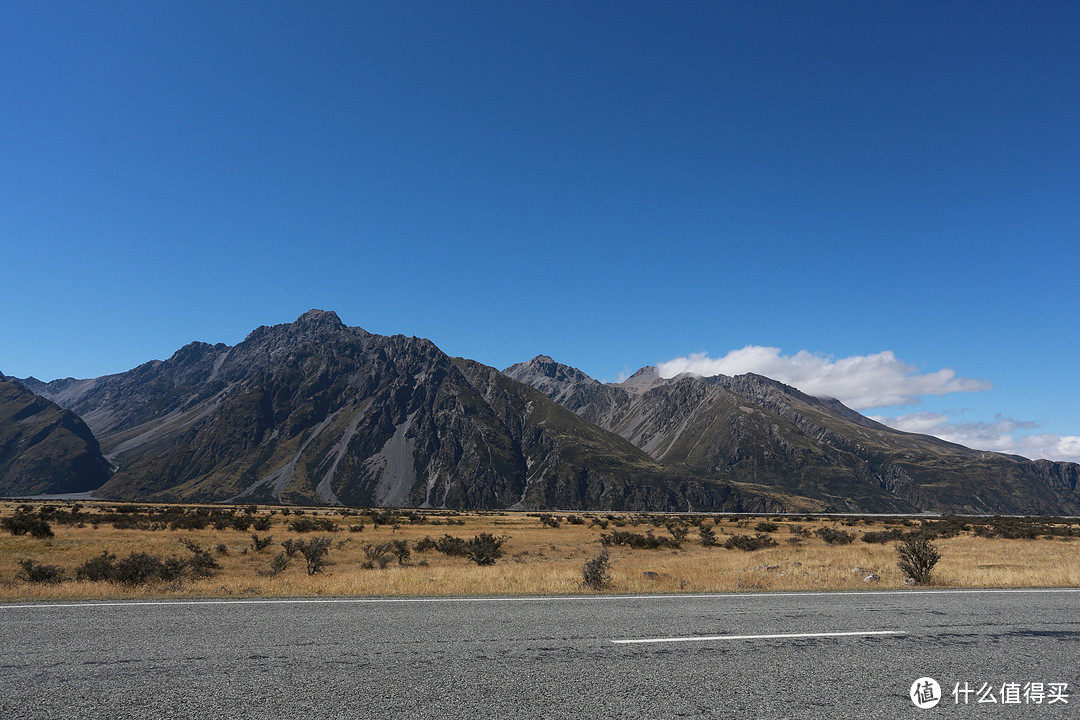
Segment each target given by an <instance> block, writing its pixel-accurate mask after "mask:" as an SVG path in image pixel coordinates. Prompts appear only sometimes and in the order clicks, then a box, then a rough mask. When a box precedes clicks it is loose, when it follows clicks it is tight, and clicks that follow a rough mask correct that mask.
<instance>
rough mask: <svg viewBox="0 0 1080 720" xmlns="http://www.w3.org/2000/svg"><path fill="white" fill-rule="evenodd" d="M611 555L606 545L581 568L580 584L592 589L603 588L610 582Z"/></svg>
mask: <svg viewBox="0 0 1080 720" xmlns="http://www.w3.org/2000/svg"><path fill="white" fill-rule="evenodd" d="M610 569H611V556H610V555H609V554H608V550H607V548H606V547H601V548H600V552H599V553H597V554H596V556H594V557H593V558H592V559H591V560H589V561H588V562H586V563H585V565H584V566H582V568H581V584H582V585H584V586H585V587H587V588H592V589H593V590H603V589H604V588H605V587H607V586H608V585H609V584H610V583H611V574H610V573H609V572H608V571H609V570H610Z"/></svg>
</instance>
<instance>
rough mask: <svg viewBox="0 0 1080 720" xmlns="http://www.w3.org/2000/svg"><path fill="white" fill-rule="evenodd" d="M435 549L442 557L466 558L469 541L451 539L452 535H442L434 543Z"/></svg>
mask: <svg viewBox="0 0 1080 720" xmlns="http://www.w3.org/2000/svg"><path fill="white" fill-rule="evenodd" d="M435 549H436V550H438V551H439V552H441V553H442V554H443V555H450V556H456V557H468V555H469V541H468V540H466V539H465V538H458V537H453V536H452V535H443V536H442V537H441V538H439V539H438V540H436V541H435Z"/></svg>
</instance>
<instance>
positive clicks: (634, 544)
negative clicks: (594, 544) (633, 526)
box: [600, 530, 681, 550]
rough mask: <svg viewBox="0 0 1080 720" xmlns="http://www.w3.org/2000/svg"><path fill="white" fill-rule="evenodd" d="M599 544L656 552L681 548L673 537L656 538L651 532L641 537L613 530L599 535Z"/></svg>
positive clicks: (639, 534)
mask: <svg viewBox="0 0 1080 720" xmlns="http://www.w3.org/2000/svg"><path fill="white" fill-rule="evenodd" d="M600 543H601V544H602V545H626V546H628V547H631V548H634V549H635V550H641V549H645V550H658V549H660V548H673V549H678V548H679V547H681V543H680V542H679V541H678V540H676V539H675V538H674V537H670V538H667V537H656V536H655V535H653V534H652V530H649V531H648V532H647V533H645V534H644V535H642V534H641V533H632V532H628V531H626V530H613V531H612V532H610V533H607V534H603V533H602V534H601V535H600Z"/></svg>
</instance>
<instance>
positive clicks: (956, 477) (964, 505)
mask: <svg viewBox="0 0 1080 720" xmlns="http://www.w3.org/2000/svg"><path fill="white" fill-rule="evenodd" d="M553 364H554V366H553ZM558 365H559V363H556V362H555V361H553V360H551V358H548V357H546V356H540V357H537V358H533V360H530V361H528V362H524V363H517V364H515V365H512V366H510V367H508V368H506V369H505V370H504V372H505V373H507V374H508V375H509V376H511V377H514V378H515V379H518V380H519V381H521V382H525V383H526V384H534V385H542V386H543V387H545V388H546V390H547V392H548V393H549V396H550V397H552V398H558V401H559V402H561V403H562V404H563V405H565V406H566V407H567V408H568V409H570V410H573V411H574V412H576V413H578V414H580V415H581V416H582V417H585V418H586V419H588V420H590V421H591V422H594V423H596V424H598V425H600V426H601V427H604V428H605V429H608V430H611V431H613V432H615V433H617V434H619V435H621V436H623V437H625V438H627V439H628V440H630V441H631V442H632V443H633V444H635V445H636V446H638V447H640V448H642V449H643V450H644V451H646V452H647V453H649V455H650V456H652V457H654V458H656V459H658V460H661V461H663V462H665V464H676V465H680V466H684V467H687V468H689V469H692V470H695V471H698V472H704V473H707V474H710V475H712V476H714V477H719V478H723V479H725V480H727V481H729V482H741V483H744V484H746V483H748V484H750V486H752V487H756V486H759V485H760V484H761V483H762V482H765V483H766V484H767V485H768V486H770V487H774V488H777V489H783V490H784V491H786V492H788V493H791V494H793V495H801V496H806V497H812V498H817V499H820V500H822V501H823V502H824V503H825V504H826V505H827V506H828V507H829V508H830V509H835V510H849V509H852V510H854V509H864V510H866V509H871V510H874V511H879V512H895V511H901V512H912V511H915V512H925V511H935V512H966V513H984V512H991V513H994V512H1018V513H1055V512H1068V513H1075V512H1077V510H1078V509H1080V492H1078V488H1077V483H1078V479H1080V465H1077V464H1075V463H1058V462H1053V461H1045V460H1040V461H1032V460H1028V459H1026V458H1018V457H1015V456H1008V455H1002V454H999V453H991V452H987V451H979V450H972V449H970V448H966V447H963V446H961V445H957V444H955V443H949V442H947V441H944V440H941V439H939V438H935V437H932V436H928V435H919V434H916V433H905V432H901V431H897V430H894V429H892V428H889V427H888V426H885V425H882V424H881V423H878V422H876V421H874V420H871V419H870V418H867V417H865V416H863V415H861V414H859V413H857V412H856V411H854V410H852V409H850V408H848V407H846V406H844V405H843V404H842V403H840V402H839V401H838V400H835V399H833V398H817V397H814V396H811V395H807V394H806V393H803V392H801V391H799V390H798V389H796V388H793V387H791V386H789V385H785V384H784V383H781V382H779V381H776V380H772V379H770V378H766V377H764V376H761V375H756V374H753V373H746V374H743V375H738V376H734V377H729V376H724V375H716V376H713V377H700V376H696V375H691V374H688V373H684V374H682V375H678V376H676V377H673V378H661V377H660V376H659V374H658V373H657V372H656V369H655V368H652V367H645V368H642V369H641V370H639V371H638V372H636V373H634V375H632V376H631V377H630V378H628V379H627V380H625V381H623V382H622V383H595V381H594V382H582V381H580V377H581V375H584V373H581V371H578V370H576V369H574V368H569V367H566V366H563V367H558ZM541 377H543V378H547V379H548V380H547V381H546V382H541V381H540V380H539V378H541ZM586 377H587V376H586ZM552 378H562V379H563V380H562V381H561V382H558V383H555V382H552V381H551V379H552ZM590 380H591V378H590ZM976 477H978V480H976Z"/></svg>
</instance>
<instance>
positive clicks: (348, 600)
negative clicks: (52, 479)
mask: <svg viewBox="0 0 1080 720" xmlns="http://www.w3.org/2000/svg"><path fill="white" fill-rule="evenodd" d="M991 593H992V594H1006V593H1007V594H1018V593H1080V588H969V589H964V588H956V589H952V590H865V591H861V590H855V591H851V590H847V591H837V592H775V593H708V594H686V593H683V594H679V595H514V596H510V597H505V596H502V597H500V596H492V597H334V598H318V597H315V598H310V597H308V598H303V597H301V598H234V599H229V598H220V599H196V600H184V599H177V600H110V601H94V600H86V601H81V602H27V603H14V604H10V605H0V610H19V609H24V610H25V609H46V608H75V607H86V608H97V607H143V606H148V605H177V606H184V605H304V604H385V603H499V602H606V601H612V600H745V599H748V598H763V599H764V598H788V597H833V596H836V595H850V596H856V597H857V596H862V595H877V596H880V595H960V594H963V595H976V594H991Z"/></svg>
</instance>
